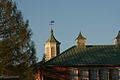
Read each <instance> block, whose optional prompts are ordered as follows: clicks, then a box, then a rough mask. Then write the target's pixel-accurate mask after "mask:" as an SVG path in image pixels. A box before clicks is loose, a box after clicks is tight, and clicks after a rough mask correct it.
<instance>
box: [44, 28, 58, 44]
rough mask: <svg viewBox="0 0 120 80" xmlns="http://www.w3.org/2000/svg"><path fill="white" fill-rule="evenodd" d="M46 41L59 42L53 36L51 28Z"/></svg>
mask: <svg viewBox="0 0 120 80" xmlns="http://www.w3.org/2000/svg"><path fill="white" fill-rule="evenodd" d="M46 42H55V43H57V44H60V42H59V41H58V40H56V39H55V37H54V34H53V29H51V33H50V37H49V38H48V40H47V41H46Z"/></svg>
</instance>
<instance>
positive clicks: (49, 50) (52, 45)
mask: <svg viewBox="0 0 120 80" xmlns="http://www.w3.org/2000/svg"><path fill="white" fill-rule="evenodd" d="M59 53H60V42H59V41H57V40H56V39H55V37H54V35H53V30H52V29H51V33H50V37H49V38H48V40H47V41H46V43H45V61H48V60H49V59H51V58H53V57H55V56H57V55H58V54H59Z"/></svg>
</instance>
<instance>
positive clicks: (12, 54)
mask: <svg viewBox="0 0 120 80" xmlns="http://www.w3.org/2000/svg"><path fill="white" fill-rule="evenodd" d="M31 35H32V32H31V29H30V28H29V25H28V20H26V21H24V20H23V17H22V14H21V12H20V11H19V10H18V9H17V7H16V4H15V3H14V2H13V1H12V0H0V75H5V76H13V75H14V76H15V75H16V76H19V77H20V80H33V78H31V77H32V76H33V72H32V67H31V66H32V65H34V64H35V63H36V52H35V48H34V43H33V41H32V40H31ZM29 77H30V78H29Z"/></svg>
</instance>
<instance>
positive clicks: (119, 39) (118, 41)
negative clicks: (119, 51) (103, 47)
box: [115, 31, 120, 46]
mask: <svg viewBox="0 0 120 80" xmlns="http://www.w3.org/2000/svg"><path fill="white" fill-rule="evenodd" d="M115 45H116V46H120V31H119V32H118V34H117V36H116V37H115Z"/></svg>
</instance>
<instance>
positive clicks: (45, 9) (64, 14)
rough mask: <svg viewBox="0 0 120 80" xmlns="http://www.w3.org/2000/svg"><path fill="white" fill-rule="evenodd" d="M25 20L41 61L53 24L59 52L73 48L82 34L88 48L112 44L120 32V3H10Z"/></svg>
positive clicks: (92, 0)
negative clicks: (89, 45) (58, 42)
mask: <svg viewBox="0 0 120 80" xmlns="http://www.w3.org/2000/svg"><path fill="white" fill-rule="evenodd" d="M13 1H16V3H17V7H18V9H19V10H20V11H21V12H22V14H23V17H24V20H26V19H28V20H29V24H30V28H31V29H32V32H33V37H32V39H33V40H34V42H35V45H36V50H37V57H38V58H39V60H41V58H42V56H43V53H44V43H45V41H46V40H47V39H48V37H49V33H50V28H51V26H49V22H50V21H51V20H54V21H55V24H54V26H53V30H54V35H55V37H56V39H57V40H59V41H60V42H61V52H62V51H64V50H65V49H67V48H69V47H71V46H73V45H74V44H75V41H74V40H75V38H76V37H77V36H78V34H79V32H80V31H81V32H82V34H83V35H84V36H85V37H86V38H87V44H93V45H97V44H99V45H102V44H106V45H107V44H113V40H114V37H115V36H116V34H117V32H118V31H119V30H120V0H13Z"/></svg>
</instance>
